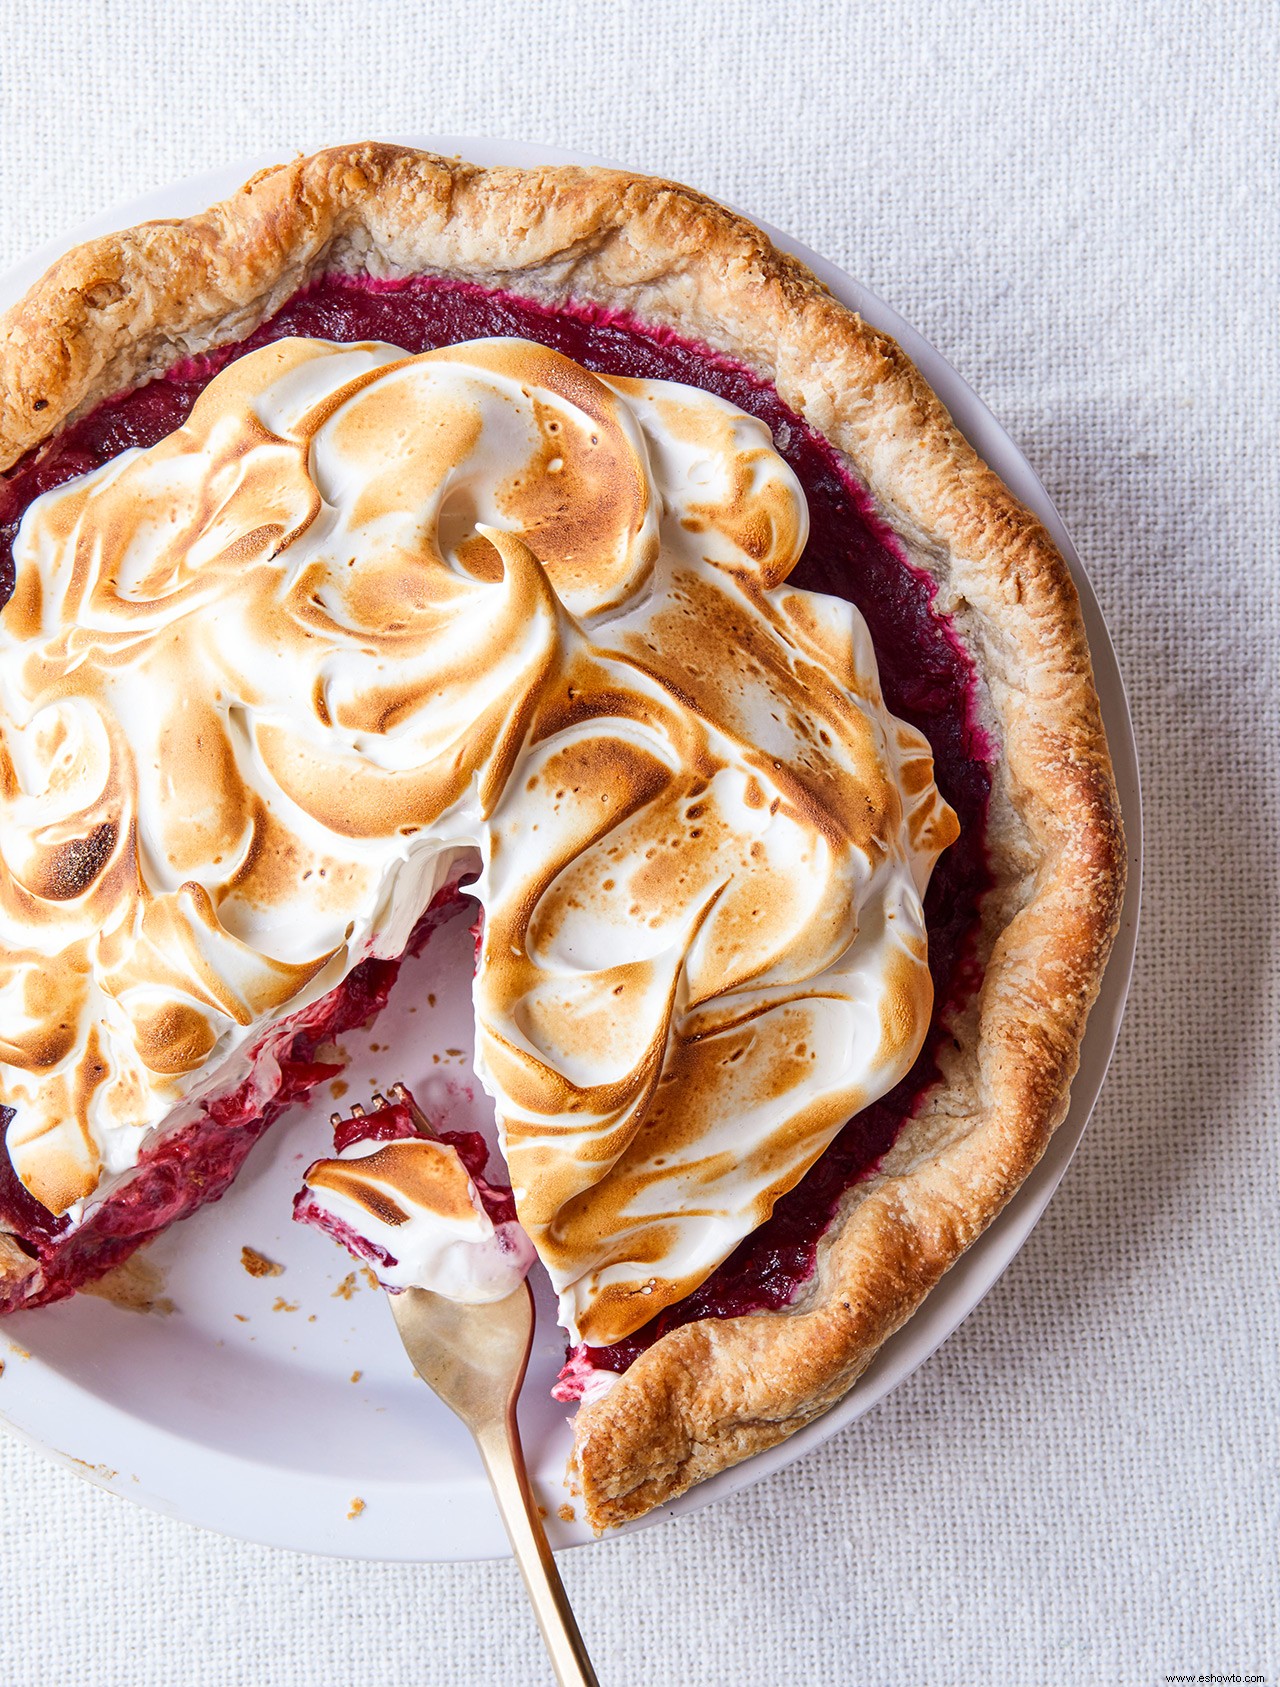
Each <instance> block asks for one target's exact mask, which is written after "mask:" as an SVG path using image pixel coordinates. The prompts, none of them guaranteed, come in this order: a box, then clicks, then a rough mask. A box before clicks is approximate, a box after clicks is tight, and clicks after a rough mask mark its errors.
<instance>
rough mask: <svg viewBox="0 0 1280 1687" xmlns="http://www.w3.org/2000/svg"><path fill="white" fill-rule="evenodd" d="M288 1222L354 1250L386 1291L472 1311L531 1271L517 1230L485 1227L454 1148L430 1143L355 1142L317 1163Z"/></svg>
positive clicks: (529, 1253)
mask: <svg viewBox="0 0 1280 1687" xmlns="http://www.w3.org/2000/svg"><path fill="white" fill-rule="evenodd" d="M294 1214H295V1216H296V1217H297V1218H298V1219H300V1220H301V1221H302V1222H303V1223H308V1224H314V1225H317V1226H318V1227H319V1228H320V1229H322V1230H327V1231H329V1232H330V1233H331V1234H332V1235H334V1236H336V1237H337V1238H338V1239H339V1240H341V1241H345V1242H346V1243H347V1245H348V1246H352V1245H353V1244H354V1247H353V1251H354V1252H355V1253H356V1257H357V1258H360V1259H365V1260H368V1261H370V1262H371V1263H372V1267H373V1271H374V1274H375V1275H376V1277H377V1279H378V1281H379V1282H380V1283H381V1284H382V1286H383V1287H384V1288H387V1289H393V1290H394V1289H413V1288H419V1289H431V1290H432V1291H433V1292H434V1293H436V1294H438V1295H443V1296H444V1297H445V1299H446V1300H459V1301H465V1302H467V1303H469V1304H472V1305H478V1304H482V1303H484V1302H486V1301H492V1300H504V1299H505V1298H506V1296H507V1295H509V1294H511V1293H513V1292H514V1291H515V1290H516V1289H518V1288H519V1287H520V1284H521V1283H523V1281H524V1279H525V1277H526V1275H527V1274H528V1270H529V1267H530V1265H532V1263H533V1257H534V1255H533V1247H532V1245H531V1243H530V1242H529V1239H528V1237H527V1236H526V1235H525V1233H524V1231H523V1230H522V1229H521V1228H520V1226H519V1225H518V1224H516V1223H514V1222H509V1223H506V1224H498V1225H495V1224H494V1222H493V1220H492V1219H491V1218H490V1216H489V1214H488V1213H487V1212H486V1211H485V1209H484V1204H483V1202H482V1201H481V1199H480V1196H479V1193H478V1192H477V1190H476V1186H475V1184H474V1183H473V1182H472V1181H471V1178H470V1177H469V1176H468V1175H467V1169H466V1167H465V1166H464V1165H463V1163H462V1161H461V1160H460V1159H459V1157H458V1151H457V1149H456V1148H454V1147H452V1146H451V1145H450V1144H449V1143H445V1142H438V1141H436V1140H435V1138H433V1137H428V1136H413V1137H405V1138H401V1139H400V1140H398V1141H393V1142H376V1141H365V1142H354V1143H352V1144H350V1145H349V1146H348V1147H346V1148H344V1149H342V1151H341V1152H340V1153H339V1154H338V1155H337V1156H336V1157H335V1158H333V1159H329V1160H317V1161H316V1163H315V1164H314V1165H313V1166H311V1167H310V1168H309V1170H308V1171H307V1173H306V1176H305V1178H304V1179H303V1190H302V1193H301V1195H300V1196H299V1198H298V1200H297V1202H296V1204H295V1207H294Z"/></svg>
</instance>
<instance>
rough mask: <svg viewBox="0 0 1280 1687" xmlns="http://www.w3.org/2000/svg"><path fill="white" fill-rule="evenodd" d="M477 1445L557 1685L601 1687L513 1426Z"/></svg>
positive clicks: (496, 1429)
mask: <svg viewBox="0 0 1280 1687" xmlns="http://www.w3.org/2000/svg"><path fill="white" fill-rule="evenodd" d="M475 1440H476V1446H477V1447H478V1448H479V1449H480V1457H481V1458H482V1459H483V1460H484V1467H485V1470H486V1471H487V1472H488V1476H489V1481H490V1482H491V1483H492V1485H493V1492H494V1497H495V1498H496V1499H497V1502H498V1510H499V1511H500V1512H501V1514H502V1522H503V1526H504V1527H505V1529H506V1531H507V1538H508V1539H509V1540H510V1542H511V1550H512V1552H513V1553H514V1554H515V1560H516V1563H517V1564H518V1565H519V1568H520V1574H521V1575H522V1576H523V1577H524V1585H525V1587H526V1589H527V1590H528V1594H529V1602H530V1604H531V1605H532V1606H533V1614H534V1616H535V1617H536V1618H537V1619H538V1627H539V1629H540V1630H541V1632H542V1639H543V1642H544V1643H545V1645H546V1648H547V1653H548V1655H549V1657H550V1659H551V1663H552V1666H553V1667H554V1669H555V1672H556V1680H557V1681H558V1682H559V1683H560V1687H599V1682H598V1681H597V1679H596V1672H595V1670H593V1669H592V1667H591V1659H590V1658H589V1657H588V1656H587V1649H586V1647H585V1646H584V1645H583V1643H582V1636H581V1634H579V1632H578V1625H577V1623H576V1622H575V1621H574V1616H573V1611H572V1610H571V1608H570V1606H569V1596H568V1594H566V1592H565V1590H564V1583H563V1582H562V1581H561V1580H560V1572H559V1571H558V1570H557V1569H556V1561H555V1557H554V1556H553V1554H552V1551H551V1546H550V1544H549V1542H548V1540H547V1535H546V1531H545V1529H544V1528H543V1527H542V1522H541V1520H540V1519H539V1517H538V1511H537V1502H536V1501H535V1500H534V1497H533V1490H532V1489H531V1488H530V1486H529V1475H528V1472H527V1471H526V1469H525V1463H524V1453H523V1452H522V1450H521V1447H520V1437H519V1433H518V1432H517V1430H516V1426H515V1423H514V1420H509V1421H508V1422H507V1423H506V1424H505V1425H503V1424H495V1425H493V1427H492V1428H486V1429H482V1430H480V1431H479V1432H477V1434H476V1437H475Z"/></svg>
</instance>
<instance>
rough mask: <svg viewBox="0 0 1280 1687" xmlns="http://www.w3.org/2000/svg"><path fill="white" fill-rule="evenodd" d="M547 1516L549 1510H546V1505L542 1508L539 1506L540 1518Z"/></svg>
mask: <svg viewBox="0 0 1280 1687" xmlns="http://www.w3.org/2000/svg"><path fill="white" fill-rule="evenodd" d="M546 1515H547V1508H546V1506H545V1505H540V1506H539V1507H538V1516H539V1517H545V1516H546Z"/></svg>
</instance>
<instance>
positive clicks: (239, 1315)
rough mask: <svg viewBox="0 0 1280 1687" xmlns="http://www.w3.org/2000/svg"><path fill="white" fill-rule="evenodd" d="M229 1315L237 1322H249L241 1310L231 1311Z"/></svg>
mask: <svg viewBox="0 0 1280 1687" xmlns="http://www.w3.org/2000/svg"><path fill="white" fill-rule="evenodd" d="M231 1316H232V1317H233V1318H234V1319H235V1321H236V1323H237V1324H247V1323H248V1322H249V1320H248V1319H247V1318H246V1317H245V1315H244V1313H243V1312H233V1313H232V1314H231Z"/></svg>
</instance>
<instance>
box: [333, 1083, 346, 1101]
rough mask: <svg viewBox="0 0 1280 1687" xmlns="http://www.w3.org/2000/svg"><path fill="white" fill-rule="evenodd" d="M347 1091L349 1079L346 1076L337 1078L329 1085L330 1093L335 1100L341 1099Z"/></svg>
mask: <svg viewBox="0 0 1280 1687" xmlns="http://www.w3.org/2000/svg"><path fill="white" fill-rule="evenodd" d="M346 1093H347V1080H346V1079H345V1078H335V1079H334V1080H333V1082H332V1083H331V1084H330V1085H329V1094H330V1095H331V1096H332V1097H333V1099H334V1100H335V1101H341V1100H342V1098H343V1096H344V1095H345V1094H346Z"/></svg>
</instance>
